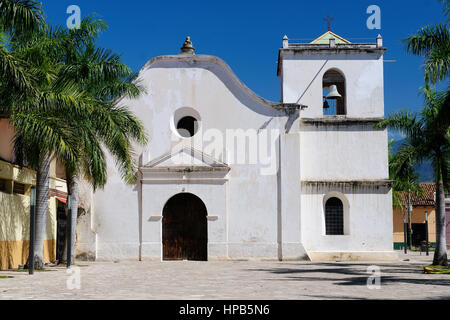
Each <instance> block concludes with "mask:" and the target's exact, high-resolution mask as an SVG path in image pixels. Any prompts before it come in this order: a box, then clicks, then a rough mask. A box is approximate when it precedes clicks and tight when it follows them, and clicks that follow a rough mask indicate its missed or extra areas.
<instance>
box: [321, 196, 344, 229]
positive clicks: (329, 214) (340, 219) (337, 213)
mask: <svg viewBox="0 0 450 320" xmlns="http://www.w3.org/2000/svg"><path fill="white" fill-rule="evenodd" d="M325 225H326V231H327V233H326V234H327V236H335V235H344V205H343V204H342V201H341V200H339V199H338V198H331V199H329V200H328V201H327V203H326V204H325Z"/></svg>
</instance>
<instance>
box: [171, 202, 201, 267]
mask: <svg viewBox="0 0 450 320" xmlns="http://www.w3.org/2000/svg"><path fill="white" fill-rule="evenodd" d="M163 259H164V260H192V261H207V260H208V223H207V210H206V206H205V204H204V203H203V201H202V200H201V199H200V198H198V197H197V196H195V195H193V194H190V193H181V194H178V195H176V196H174V197H172V198H171V199H170V200H169V201H168V202H167V203H166V205H165V206H164V210H163Z"/></svg>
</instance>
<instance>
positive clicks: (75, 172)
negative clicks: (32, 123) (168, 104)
mask: <svg viewBox="0 0 450 320" xmlns="http://www.w3.org/2000/svg"><path fill="white" fill-rule="evenodd" d="M104 29H106V25H105V24H104V22H102V21H101V20H96V19H94V18H93V17H87V18H85V19H83V21H82V23H81V27H80V29H76V30H69V31H66V41H65V42H66V45H64V46H63V47H64V48H65V51H64V54H63V55H64V67H63V68H62V69H61V73H62V74H63V75H64V77H68V78H70V79H76V81H77V84H78V86H79V87H80V89H81V90H82V91H83V92H84V93H86V94H87V95H89V97H90V98H91V99H92V104H93V106H94V108H93V109H92V110H91V111H90V112H89V113H87V114H86V116H85V117H83V118H81V119H80V118H78V119H76V122H74V123H72V125H73V127H74V128H77V131H78V137H79V138H80V139H79V141H78V142H79V144H80V145H79V146H78V148H77V149H78V150H79V151H80V153H79V155H78V157H77V163H76V164H75V165H74V166H73V165H72V164H71V163H67V164H66V163H64V164H65V167H66V175H67V182H68V193H69V195H70V196H71V200H72V201H71V211H72V213H74V214H72V224H71V225H72V230H71V235H72V239H68V240H70V241H68V242H69V243H70V246H71V249H72V250H71V252H72V257H71V259H72V262H73V260H74V252H75V250H74V246H75V234H76V222H77V215H76V212H77V211H78V202H79V198H78V193H79V191H78V190H79V182H80V180H82V179H83V178H84V180H87V181H89V182H90V183H91V185H92V187H93V188H94V190H95V189H97V188H99V187H100V188H101V187H103V186H104V185H105V183H106V179H107V176H106V160H105V155H104V153H103V149H102V147H101V145H103V146H105V147H106V149H107V150H108V151H109V153H110V154H111V155H112V156H113V157H114V158H115V160H116V163H117V165H118V167H119V169H120V170H121V172H122V175H123V178H124V180H125V181H126V182H127V183H129V184H135V183H136V176H137V175H136V174H137V163H136V160H135V159H134V158H133V157H132V155H133V148H132V142H137V143H139V144H145V143H146V142H147V137H146V135H145V130H144V128H143V125H142V124H141V122H140V121H139V120H138V119H137V118H136V117H135V116H134V115H133V114H132V113H131V112H130V111H129V110H128V108H126V107H125V106H121V105H119V104H117V102H118V101H119V100H120V98H122V97H124V96H128V97H131V98H135V97H137V96H139V95H140V94H141V93H142V92H143V91H144V90H143V88H142V87H140V86H139V84H137V83H133V82H132V79H133V76H134V74H133V72H132V71H131V69H130V68H129V67H128V66H126V65H125V64H123V63H122V62H121V61H120V56H118V55H116V54H114V53H112V51H111V50H105V49H100V48H97V47H96V46H95V40H96V39H97V36H98V35H99V33H100V32H101V31H103V30H104ZM66 248H67V247H66Z"/></svg>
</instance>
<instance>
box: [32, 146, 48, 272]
mask: <svg viewBox="0 0 450 320" xmlns="http://www.w3.org/2000/svg"><path fill="white" fill-rule="evenodd" d="M49 182H50V156H49V155H48V154H45V155H44V157H43V159H42V164H41V165H40V167H39V168H38V171H37V176H36V238H35V242H34V267H35V269H36V270H42V269H44V266H45V261H44V241H45V236H46V233H47V232H46V231H47V212H48V198H49Z"/></svg>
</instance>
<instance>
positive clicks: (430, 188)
mask: <svg viewBox="0 0 450 320" xmlns="http://www.w3.org/2000/svg"><path fill="white" fill-rule="evenodd" d="M420 186H421V187H422V188H423V191H424V193H425V194H424V196H423V197H416V196H414V195H413V194H411V204H412V205H413V206H414V207H419V206H424V207H434V206H435V200H434V194H435V193H436V184H435V183H434V182H426V183H420ZM402 202H403V204H404V205H405V206H406V205H407V204H408V193H407V192H403V193H402Z"/></svg>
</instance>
